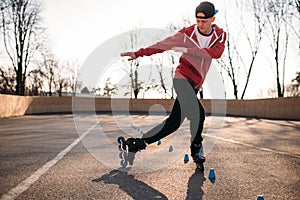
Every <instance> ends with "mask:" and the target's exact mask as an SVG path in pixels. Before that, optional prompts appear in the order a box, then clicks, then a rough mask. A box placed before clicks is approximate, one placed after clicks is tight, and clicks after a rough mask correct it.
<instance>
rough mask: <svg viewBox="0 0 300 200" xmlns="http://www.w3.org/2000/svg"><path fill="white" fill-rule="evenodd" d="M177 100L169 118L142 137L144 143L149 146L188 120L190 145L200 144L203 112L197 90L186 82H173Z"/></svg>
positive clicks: (176, 80)
mask: <svg viewBox="0 0 300 200" xmlns="http://www.w3.org/2000/svg"><path fill="white" fill-rule="evenodd" d="M173 82H174V88H175V91H176V93H177V98H176V100H175V102H174V105H173V108H172V111H171V113H170V115H169V117H168V118H167V119H166V120H164V121H163V122H162V123H161V124H159V125H158V126H156V127H154V128H152V129H151V130H150V131H148V132H147V133H145V134H144V135H143V138H144V139H145V142H146V143H147V144H151V143H154V142H157V141H158V140H160V139H162V138H164V137H166V136H167V135H169V134H171V133H173V132H174V131H176V130H177V129H178V128H179V127H180V125H181V124H182V122H183V121H184V119H185V118H187V119H188V120H190V133H191V143H192V144H201V142H202V140H203V138H202V136H201V133H202V130H203V124H204V120H205V111H204V108H203V106H202V105H201V103H200V101H199V100H198V98H197V93H198V90H196V89H194V86H193V85H192V84H191V83H190V82H189V81H187V80H184V79H177V78H175V79H174V80H173Z"/></svg>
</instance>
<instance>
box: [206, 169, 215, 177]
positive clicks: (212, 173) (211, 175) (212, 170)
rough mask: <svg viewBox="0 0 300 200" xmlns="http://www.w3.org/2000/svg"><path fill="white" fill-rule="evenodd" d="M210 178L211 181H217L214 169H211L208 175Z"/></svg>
mask: <svg viewBox="0 0 300 200" xmlns="http://www.w3.org/2000/svg"><path fill="white" fill-rule="evenodd" d="M208 178H209V179H215V178H216V174H215V170H214V168H210V170H209V174H208Z"/></svg>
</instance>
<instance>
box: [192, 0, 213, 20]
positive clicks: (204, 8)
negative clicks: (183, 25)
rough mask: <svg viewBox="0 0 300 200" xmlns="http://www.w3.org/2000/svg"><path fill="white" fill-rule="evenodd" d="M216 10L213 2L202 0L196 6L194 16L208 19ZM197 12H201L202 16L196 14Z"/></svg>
mask: <svg viewBox="0 0 300 200" xmlns="http://www.w3.org/2000/svg"><path fill="white" fill-rule="evenodd" d="M217 12H218V10H216V9H215V6H214V4H212V3H210V2H208V1H203V2H201V3H200V4H199V5H198V6H197V7H196V18H200V19H208V18H211V17H213V16H214V15H215V14H216V13H217ZM198 13H203V14H204V16H203V17H202V16H201V17H199V16H197V14H198Z"/></svg>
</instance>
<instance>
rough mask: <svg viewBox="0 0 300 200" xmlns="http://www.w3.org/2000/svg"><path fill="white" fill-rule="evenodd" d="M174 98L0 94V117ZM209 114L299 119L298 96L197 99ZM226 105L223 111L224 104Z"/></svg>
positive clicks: (142, 106)
mask: <svg viewBox="0 0 300 200" xmlns="http://www.w3.org/2000/svg"><path fill="white" fill-rule="evenodd" d="M173 102H174V100H169V99H109V98H77V97H76V98H74V99H72V97H22V96H13V95H1V94H0V118H3V117H14V116H22V115H30V114H48V113H71V112H72V111H90V112H94V111H99V112H101V111H111V110H113V111H115V112H117V111H128V110H129V111H132V112H149V111H151V112H158V111H164V110H165V111H167V112H169V111H170V110H171V108H172V105H173ZM201 102H202V104H203V106H204V107H205V110H206V112H207V113H208V114H209V113H211V112H213V114H224V113H225V112H226V114H227V115H230V116H245V117H256V118H270V119H293V120H300V98H276V99H257V100H201ZM224 106H226V107H227V109H226V110H224V109H225V107H224Z"/></svg>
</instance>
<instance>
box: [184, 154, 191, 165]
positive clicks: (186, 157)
mask: <svg viewBox="0 0 300 200" xmlns="http://www.w3.org/2000/svg"><path fill="white" fill-rule="evenodd" d="M189 160H190V159H189V155H188V154H187V153H186V154H185V155H184V159H183V161H184V164H186V163H188V162H189Z"/></svg>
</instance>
